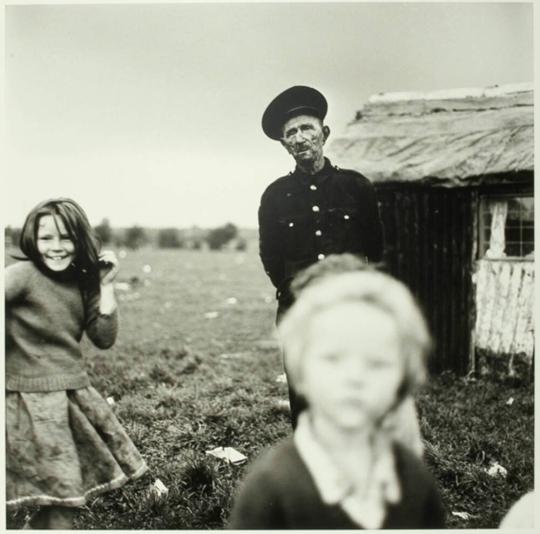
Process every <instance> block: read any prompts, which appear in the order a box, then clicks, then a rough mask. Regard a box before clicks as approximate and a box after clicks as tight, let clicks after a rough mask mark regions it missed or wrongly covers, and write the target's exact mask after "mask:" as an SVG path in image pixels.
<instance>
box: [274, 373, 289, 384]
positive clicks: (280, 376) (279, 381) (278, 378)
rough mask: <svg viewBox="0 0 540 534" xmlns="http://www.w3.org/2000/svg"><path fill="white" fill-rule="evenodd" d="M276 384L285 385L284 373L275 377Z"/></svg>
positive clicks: (285, 377)
mask: <svg viewBox="0 0 540 534" xmlns="http://www.w3.org/2000/svg"><path fill="white" fill-rule="evenodd" d="M276 382H278V383H279V384H286V383H287V376H286V375H285V373H282V374H280V375H278V376H277V377H276Z"/></svg>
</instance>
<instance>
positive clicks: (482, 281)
mask: <svg viewBox="0 0 540 534" xmlns="http://www.w3.org/2000/svg"><path fill="white" fill-rule="evenodd" d="M533 300H534V263H533V262H532V261H519V260H515V261H514V260H499V261H497V260H489V259H483V260H479V261H478V262H477V272H476V309H477V318H476V326H475V338H476V346H477V347H478V348H479V349H484V350H487V351H489V352H490V353H492V354H496V355H510V354H522V355H524V356H526V357H527V358H529V359H531V358H532V355H533V351H534V331H533Z"/></svg>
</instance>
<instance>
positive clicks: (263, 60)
mask: <svg viewBox="0 0 540 534" xmlns="http://www.w3.org/2000/svg"><path fill="white" fill-rule="evenodd" d="M4 9H5V12H4V14H5V30H6V31H5V36H6V41H5V110H6V119H7V120H6V156H7V160H6V161H7V165H6V167H7V171H8V172H7V174H6V176H5V177H4V184H5V185H4V188H5V189H6V190H7V191H4V194H3V195H2V197H3V199H4V209H3V211H4V222H5V223H6V224H11V225H15V226H20V225H21V224H22V222H23V220H24V217H25V216H26V214H27V212H28V211H29V210H30V209H31V208H32V207H33V206H34V205H35V204H36V203H37V202H39V201H41V200H43V199H45V198H49V197H53V196H59V195H61V196H70V197H73V198H74V199H76V200H77V201H79V202H80V203H81V205H82V206H83V207H84V208H85V209H86V211H87V213H88V215H89V217H90V219H91V221H92V222H93V223H98V222H99V221H100V220H101V219H102V218H103V217H108V218H109V219H110V221H111V223H112V224H113V226H128V225H132V224H141V225H145V226H154V227H163V226H179V227H185V226H190V225H192V224H197V225H199V226H203V227H209V226H215V225H219V224H223V223H225V222H228V221H230V222H233V223H235V224H238V225H240V226H245V227H256V224H257V208H258V203H259V198H260V195H261V193H262V192H263V190H264V188H265V187H266V186H267V185H268V184H269V183H270V182H271V181H273V180H274V179H275V178H277V177H279V176H281V175H283V174H286V173H287V172H288V171H289V170H291V169H292V168H293V166H294V162H293V161H292V159H290V156H288V155H287V154H286V152H285V150H284V149H283V148H282V147H281V146H280V144H279V143H278V142H274V141H271V140H270V139H268V138H266V137H265V136H264V134H263V133H262V130H261V128H260V118H261V115H262V112H263V111H264V108H265V107H266V105H267V104H268V102H269V101H270V100H271V99H272V98H273V97H274V96H275V95H276V94H277V93H279V92H281V91H282V90H284V89H286V88H287V87H289V86H291V85H296V84H303V85H313V86H315V87H317V88H318V89H319V90H321V91H322V92H323V93H324V94H325V95H326V97H327V99H328V101H329V112H328V116H327V123H328V124H329V125H330V127H331V129H332V135H334V136H337V135H339V133H340V132H343V130H344V129H345V126H346V124H347V122H349V121H350V120H352V119H353V117H354V114H355V111H356V110H357V109H359V108H360V107H361V106H362V104H363V103H365V101H366V100H367V99H368V98H369V96H370V95H372V94H374V93H378V92H394V91H432V90H438V89H449V88H459V87H483V86H488V85H493V84H505V83H517V82H529V81H532V80H533V14H532V4H531V3H526V4H518V3H508V4H504V3H478V4H475V3H465V4H463V3H420V4H410V3H405V4H399V3H396V4H389V3H344V4H337V3H266V4H226V3H221V4H207V3H196V4H181V3H178V4H161V5H157V4H155V5H152V4H127V5H98V4H94V5H92V4H88V5H80V4H76V5H39V6H35V5H26V6H25V5H10V6H7V7H5V8H4ZM335 163H336V164H338V165H339V161H336V162H335Z"/></svg>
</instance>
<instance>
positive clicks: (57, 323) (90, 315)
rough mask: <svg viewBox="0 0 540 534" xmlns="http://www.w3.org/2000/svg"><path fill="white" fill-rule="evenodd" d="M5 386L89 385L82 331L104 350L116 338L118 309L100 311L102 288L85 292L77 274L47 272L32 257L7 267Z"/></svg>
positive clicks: (30, 389)
mask: <svg viewBox="0 0 540 534" xmlns="http://www.w3.org/2000/svg"><path fill="white" fill-rule="evenodd" d="M5 297H6V389H8V390H12V391H26V392H37V391H59V390H63V389H78V388H82V387H86V386H88V385H89V379H88V375H87V373H86V369H85V366H84V361H83V357H82V353H81V348H80V342H81V339H82V336H83V332H86V334H87V336H88V337H89V338H90V339H91V340H92V342H93V343H94V344H95V345H96V346H97V347H98V348H101V349H106V348H109V347H110V346H111V345H112V344H113V343H114V341H115V339H116V333H117V327H118V318H117V313H116V312H113V313H112V314H110V315H104V314H100V313H99V298H100V294H99V288H96V290H95V291H93V292H92V293H90V294H85V295H84V296H83V293H82V292H81V290H80V288H79V285H78V283H77V280H76V279H75V277H74V276H71V277H70V276H65V277H53V276H50V277H49V276H47V275H46V274H44V273H43V272H42V271H41V270H40V269H38V268H37V267H36V266H35V265H34V264H33V263H32V262H31V261H23V262H19V263H15V264H13V265H10V266H9V267H7V268H6V270H5Z"/></svg>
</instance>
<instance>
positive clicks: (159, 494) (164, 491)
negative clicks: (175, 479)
mask: <svg viewBox="0 0 540 534" xmlns="http://www.w3.org/2000/svg"><path fill="white" fill-rule="evenodd" d="M150 491H151V493H152V494H153V496H154V497H156V498H157V499H165V498H166V497H167V495H168V494H169V488H168V487H167V486H165V484H163V482H161V480H160V479H159V478H156V480H155V481H154V483H153V484H152V487H151V490H150Z"/></svg>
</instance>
